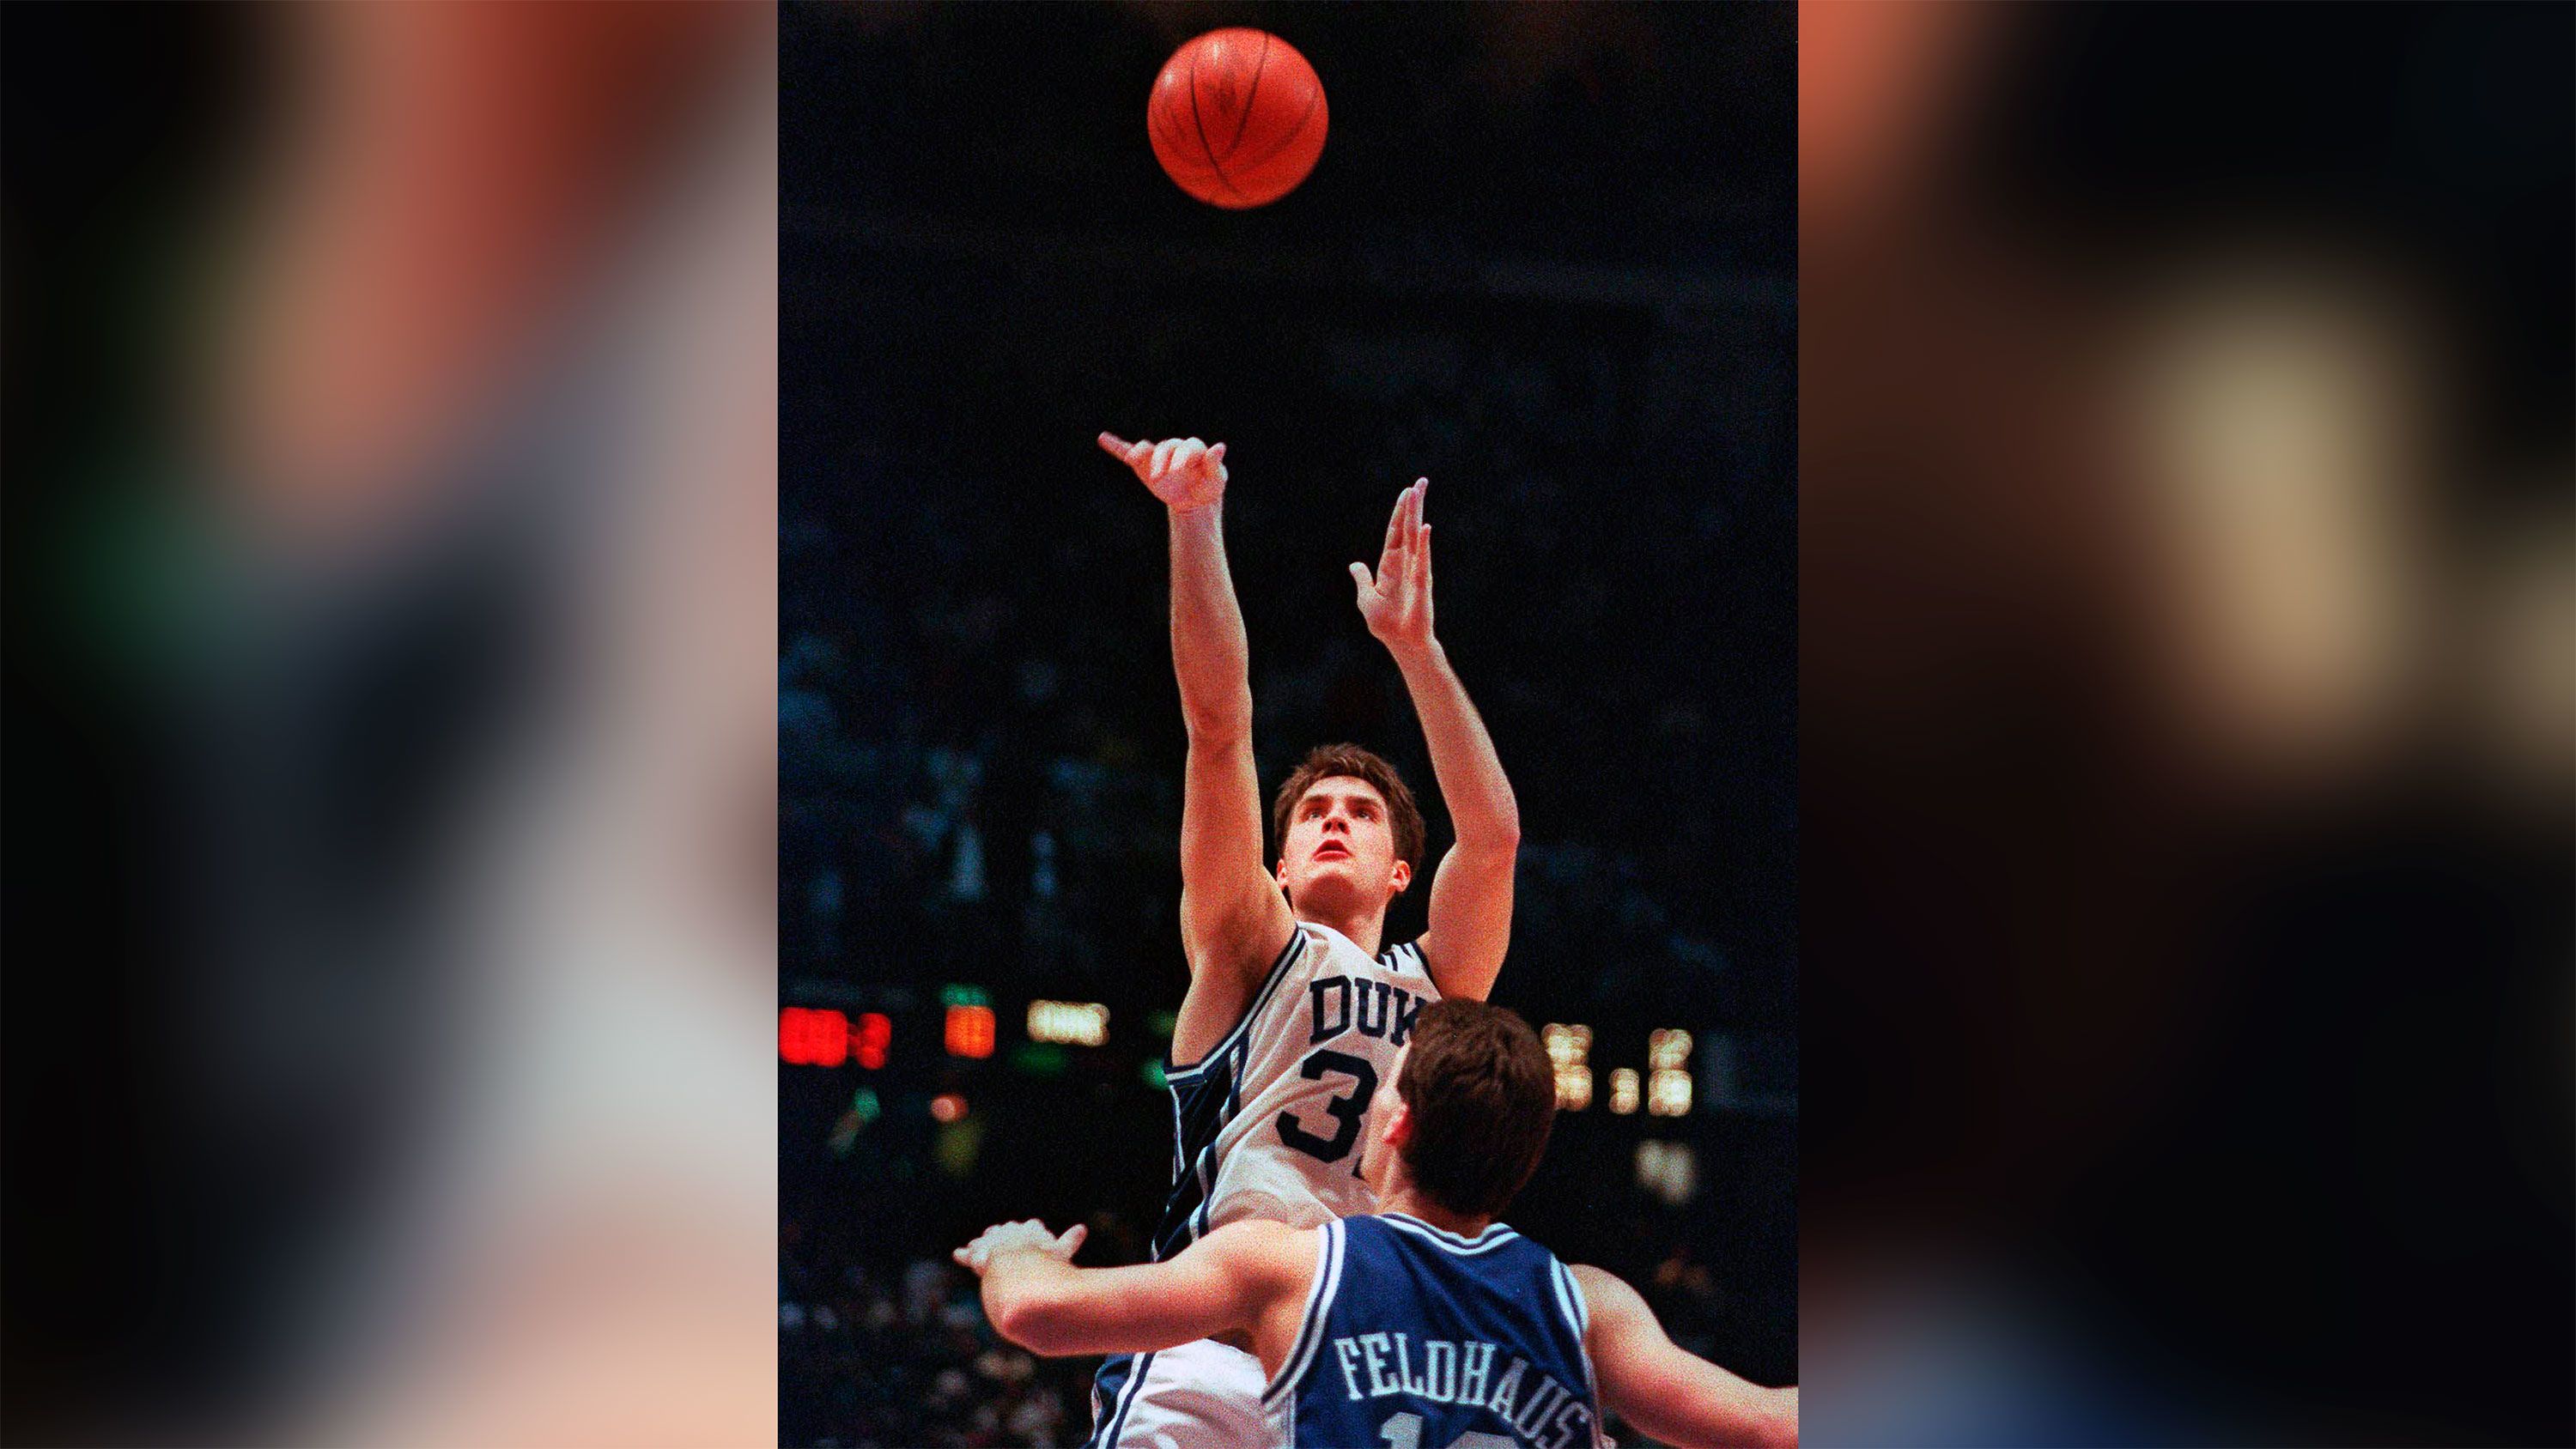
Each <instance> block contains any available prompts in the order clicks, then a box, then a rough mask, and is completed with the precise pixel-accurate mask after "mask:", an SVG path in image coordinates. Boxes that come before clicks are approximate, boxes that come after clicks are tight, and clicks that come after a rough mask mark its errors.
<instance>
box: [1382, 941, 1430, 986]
mask: <svg viewBox="0 0 2576 1449" xmlns="http://www.w3.org/2000/svg"><path fill="white" fill-rule="evenodd" d="M1377 959H1379V960H1380V961H1383V962H1385V963H1386V968H1387V969H1388V970H1390V971H1393V972H1395V973H1397V974H1398V975H1402V974H1403V972H1404V966H1405V963H1406V962H1407V961H1410V962H1412V963H1413V973H1414V974H1415V975H1417V976H1420V977H1421V978H1423V979H1424V980H1426V981H1427V980H1429V979H1431V968H1430V967H1429V966H1428V965H1426V964H1424V962H1423V959H1422V943H1421V942H1419V941H1407V942H1405V943H1404V944H1403V945H1401V946H1389V947H1387V948H1386V949H1385V950H1384V951H1382V952H1380V953H1379V954H1378V958H1377Z"/></svg>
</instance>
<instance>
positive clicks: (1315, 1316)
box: [1261, 1218, 1342, 1407]
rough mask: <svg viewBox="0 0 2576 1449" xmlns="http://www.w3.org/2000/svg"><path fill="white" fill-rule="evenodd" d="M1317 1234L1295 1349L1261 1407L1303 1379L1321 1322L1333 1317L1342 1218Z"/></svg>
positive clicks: (1268, 1388)
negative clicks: (1312, 1271)
mask: <svg viewBox="0 0 2576 1449" xmlns="http://www.w3.org/2000/svg"><path fill="white" fill-rule="evenodd" d="M1316 1233H1317V1237H1318V1240H1319V1241H1318V1244H1317V1247H1316V1249H1315V1284H1314V1286H1313V1287H1311V1288H1309V1289H1307V1290H1306V1318H1305V1321H1304V1322H1303V1323H1300V1324H1299V1325H1298V1326H1297V1343H1296V1346H1295V1347H1293V1348H1291V1349H1289V1350H1288V1358H1287V1361H1286V1362H1284V1363H1282V1364H1281V1365H1280V1366H1279V1376H1278V1377H1277V1378H1274V1379H1272V1380H1271V1381H1270V1382H1269V1383H1268V1384H1267V1385H1265V1386H1264V1387H1263V1388H1262V1390H1261V1402H1262V1404H1263V1406H1264V1407H1267V1406H1269V1405H1271V1404H1273V1403H1276V1402H1278V1399H1279V1396H1280V1395H1281V1394H1284V1393H1286V1392H1287V1391H1288V1390H1290V1389H1292V1388H1294V1387H1296V1385H1297V1381H1298V1380H1299V1379H1302V1378H1304V1377H1305V1376H1306V1366H1307V1365H1308V1364H1310V1363H1313V1362H1314V1360H1315V1350H1316V1349H1317V1348H1320V1347H1321V1346H1322V1345H1323V1342H1324V1320H1325V1319H1327V1318H1330V1317H1332V1315H1333V1295H1334V1293H1335V1292H1336V1291H1338V1290H1339V1289H1340V1287H1341V1283H1342V1219H1340V1218H1335V1219H1333V1220H1332V1221H1331V1222H1328V1223H1326V1224H1324V1225H1323V1227H1321V1228H1319V1229H1317V1230H1316Z"/></svg>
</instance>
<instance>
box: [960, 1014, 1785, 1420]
mask: <svg viewBox="0 0 2576 1449" xmlns="http://www.w3.org/2000/svg"><path fill="white" fill-rule="evenodd" d="M1398 1055H1399V1060H1400V1066H1399V1068H1398V1070H1397V1071H1396V1073H1395V1074H1394V1077H1393V1084H1394V1091H1392V1092H1390V1093H1382V1094H1380V1096H1379V1098H1378V1103H1377V1105H1376V1106H1375V1107H1374V1108H1373V1109H1372V1110H1371V1113H1370V1117H1369V1124H1368V1138H1369V1147H1370V1151H1369V1152H1368V1154H1367V1156H1366V1157H1365V1159H1364V1161H1365V1163H1366V1166H1367V1172H1368V1182H1369V1186H1370V1187H1371V1188H1372V1189H1374V1191H1375V1193H1376V1195H1377V1197H1378V1200H1379V1202H1380V1204H1381V1209H1380V1211H1379V1213H1378V1214H1376V1215H1374V1216H1359V1217H1352V1218H1347V1219H1336V1220H1329V1221H1327V1222H1325V1223H1324V1224H1323V1225H1322V1226H1320V1227H1315V1228H1292V1227H1289V1226H1287V1225H1285V1224H1282V1223H1277V1222H1271V1221H1267V1220H1264V1219H1259V1218H1247V1219H1243V1220H1241V1221H1238V1222H1233V1223H1229V1224H1226V1225H1225V1226H1223V1227H1220V1228H1218V1229H1216V1230H1215V1231H1214V1232H1212V1233H1210V1234H1208V1235H1207V1236H1206V1237H1204V1238H1202V1239H1200V1240H1199V1241H1198V1242H1196V1243H1194V1244H1192V1245H1191V1246H1190V1247H1189V1248H1188V1249H1187V1250H1185V1251H1184V1252H1182V1253H1181V1254H1180V1255H1179V1256H1177V1257H1174V1258H1172V1259H1170V1260H1169V1261H1166V1262H1157V1263H1148V1264H1140V1265H1137V1266H1134V1267H1126V1268H1075V1267H1073V1266H1072V1264H1071V1259H1072V1256H1073V1252H1074V1250H1075V1249H1076V1248H1077V1247H1079V1246H1080V1245H1081V1242H1082V1236H1083V1230H1082V1228H1081V1227H1080V1226H1079V1225H1077V1226H1075V1227H1073V1228H1072V1229H1070V1230H1068V1231H1067V1232H1065V1233H1064V1234H1063V1235H1062V1236H1061V1237H1059V1236H1057V1235H1055V1234H1052V1233H1049V1232H1048V1231H1047V1230H1046V1228H1045V1227H1044V1226H1043V1225H1042V1224H1039V1223H1036V1222H1022V1223H1009V1224H1004V1225H1001V1226H997V1227H993V1228H988V1229H986V1230H985V1231H984V1233H983V1234H982V1235H981V1236H979V1237H977V1238H976V1239H975V1240H974V1241H973V1242H971V1243H969V1244H967V1245H966V1246H965V1247H962V1248H959V1249H958V1250H957V1251H956V1254H955V1257H956V1259H957V1261H958V1262H959V1263H961V1264H963V1265H965V1266H966V1267H967V1268H969V1269H971V1270H973V1271H974V1272H975V1273H976V1274H978V1275H979V1276H981V1277H982V1279H983V1296H984V1309H985V1313H986V1315H987V1316H988V1317H989V1318H990V1319H991V1320H992V1322H993V1325H994V1327H995V1328H996V1329H997V1330H999V1331H1000V1333H1001V1334H1002V1336H1003V1337H1005V1338H1007V1339H1010V1340H1011V1341H1012V1342H1014V1343H1017V1344H1019V1345H1021V1346H1022V1347H1024V1348H1027V1349H1030V1350H1031V1351H1033V1352H1036V1353H1042V1354H1074V1353H1098V1352H1103V1351H1117V1350H1125V1351H1147V1350H1157V1349H1160V1350H1164V1351H1172V1348H1173V1346H1174V1345H1178V1344H1181V1343H1183V1342H1185V1341H1187V1340H1192V1339H1196V1338H1199V1337H1200V1336H1201V1335H1210V1334H1225V1335H1243V1336H1247V1337H1248V1339H1249V1342H1250V1343H1251V1344H1252V1347H1253V1351H1254V1353H1255V1354H1256V1355H1257V1357H1258V1361H1259V1363H1260V1366H1261V1371H1262V1373H1263V1375H1264V1384H1265V1387H1264V1388H1263V1390H1262V1393H1261V1414H1262V1418H1261V1421H1260V1426H1259V1430H1258V1432H1257V1433H1255V1434H1254V1435H1251V1436H1247V1437H1242V1438H1234V1439H1227V1440H1223V1441H1217V1440H1210V1439H1199V1438H1193V1437H1186V1436H1179V1435H1173V1436H1171V1437H1170V1438H1168V1439H1167V1441H1166V1442H1169V1443H1173V1444H1176V1445H1181V1446H1191V1445H1197V1444H1214V1443H1218V1442H1223V1443H1226V1444H1275V1445H1282V1446H1291V1449H1354V1446H1358V1445H1385V1446H1389V1449H1520V1446H1528V1449H1573V1446H1577V1445H1582V1446H1590V1449H1600V1446H1602V1445H1604V1444H1605V1443H1606V1440H1605V1439H1604V1437H1603V1435H1602V1432H1601V1411H1602V1409H1603V1407H1604V1406H1607V1407H1609V1408H1611V1409H1615V1410H1617V1411H1618V1412H1619V1413H1621V1414H1623V1415H1625V1416H1626V1417H1627V1418H1628V1420H1629V1422H1631V1423H1633V1424H1635V1425H1636V1426H1637V1427H1639V1428H1640V1429H1643V1430H1645V1431H1646V1432H1647V1433H1650V1434H1653V1435H1655V1436H1656V1437H1658V1438H1660V1439H1664V1440H1666V1441H1668V1442H1670V1443H1673V1444H1677V1445H1683V1446H1698V1445H1764V1446H1794V1445H1795V1444H1796V1443H1797V1440H1798V1391H1797V1390H1796V1389H1795V1388H1787V1389H1766V1388H1762V1387H1759V1386H1757V1385H1755V1384H1751V1383H1748V1382H1746V1381H1745V1380H1743V1379H1740V1378H1737V1377H1736V1376H1735V1375H1733V1374H1730V1373H1728V1372H1726V1371H1725V1370H1724V1369H1721V1368H1719V1367H1717V1366H1716V1365H1714V1364H1711V1363H1708V1362H1707V1361H1705V1360H1703V1359H1700V1358H1698V1357H1695V1356H1694V1355H1692V1354H1689V1353H1686V1352H1684V1351H1683V1350H1682V1349H1680V1348H1679V1347H1677V1346H1675V1345H1674V1344H1673V1342H1672V1341H1671V1340H1670V1339H1669V1338H1667V1337H1666V1336H1665V1334H1664V1331H1663V1329H1662V1327H1661V1326H1660V1325H1658V1324H1657V1323H1656V1322H1655V1318H1654V1314H1653V1313H1652V1312H1651V1311H1650V1310H1649V1309H1648V1308H1647V1307H1646V1305H1645V1302H1644V1300H1642V1299H1640V1298H1639V1297H1638V1296H1637V1293H1636V1290H1634V1289H1632V1288H1630V1287H1628V1285H1626V1284H1625V1283H1622V1282H1620V1281H1619V1280H1618V1279H1617V1278H1615V1277H1612V1276H1611V1275H1610V1274H1608V1273H1604V1272H1602V1271H1601V1270H1599V1269H1597V1268H1589V1267H1575V1268H1569V1267H1567V1266H1566V1265H1564V1264H1563V1263H1561V1262H1559V1261H1558V1260H1557V1258H1556V1256H1555V1255H1554V1254H1552V1253H1550V1252H1548V1251H1547V1250H1546V1249H1545V1248H1542V1247H1540V1246H1539V1245H1538V1244H1536V1243H1533V1242H1531V1241H1530V1240H1528V1239H1526V1238H1523V1237H1521V1236H1520V1235H1519V1234H1517V1233H1515V1232H1513V1231H1512V1230H1511V1229H1510V1228H1509V1227H1507V1226H1505V1225H1503V1224H1502V1223H1500V1222H1498V1221H1496V1215H1497V1214H1499V1213H1500V1212H1501V1211H1502V1209H1503V1208H1504V1207H1505V1206H1506V1205H1508V1204H1509V1203H1510V1201H1511V1198H1512V1196H1513V1194H1514V1193H1516V1192H1518V1191H1519V1190H1520V1188H1521V1186H1522V1184H1524V1183H1526V1182H1527V1181H1528V1180H1529V1176H1530V1173H1531V1172H1532V1171H1533V1170H1535V1169H1536V1168H1537V1166H1538V1161H1539V1158H1540V1156H1541V1154H1543V1153H1544V1152H1545V1151H1546V1149H1547V1137H1548V1130H1549V1127H1550V1125H1551V1123H1552V1122H1553V1120H1554V1117H1555V1114H1556V1084H1555V1073H1554V1069H1553V1067H1552V1065H1551V1064H1550V1062H1549V1061H1548V1057H1547V1051H1546V1049H1545V1048H1543V1047H1541V1046H1540V1045H1539V1042H1538V1038H1537V1036H1536V1035H1534V1034H1533V1033H1532V1032H1531V1031H1530V1029H1529V1025H1528V1023H1526V1022H1524V1021H1522V1020H1521V1019H1520V1018H1519V1017H1518V1016H1515V1015H1514V1014H1512V1013H1511V1012H1509V1011H1506V1010H1504V1009H1503V1008H1501V1007H1498V1006H1490V1005H1487V1004H1485V1003H1483V1002H1477V1001H1444V1002H1441V1003H1439V1004H1437V1005H1435V1006H1432V1007H1430V1008H1428V1009H1426V1010H1425V1011H1424V1012H1423V1013H1422V1016H1421V1021H1420V1025H1419V1029H1418V1031H1417V1033H1416V1034H1415V1036H1414V1039H1413V1040H1412V1041H1411V1042H1410V1043H1409V1044H1408V1045H1407V1046H1406V1047H1405V1048H1404V1050H1403V1051H1402V1052H1400V1053H1399V1054H1398ZM1145 1357H1146V1358H1147V1359H1149V1360H1150V1359H1152V1358H1155V1357H1157V1355H1156V1354H1155V1353H1153V1352H1146V1353H1145ZM1121 1412H1124V1410H1122V1411H1121ZM1119 1430H1120V1426H1119V1425H1118V1424H1117V1423H1116V1422H1115V1421H1113V1422H1112V1424H1111V1425H1109V1426H1108V1432H1109V1433H1110V1434H1112V1435H1115V1434H1117V1433H1118V1432H1119Z"/></svg>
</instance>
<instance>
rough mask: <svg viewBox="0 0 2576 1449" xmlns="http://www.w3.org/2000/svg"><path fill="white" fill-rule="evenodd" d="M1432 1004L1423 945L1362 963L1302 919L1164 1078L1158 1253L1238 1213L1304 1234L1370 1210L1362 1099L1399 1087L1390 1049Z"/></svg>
mask: <svg viewBox="0 0 2576 1449" xmlns="http://www.w3.org/2000/svg"><path fill="white" fill-rule="evenodd" d="M1439 999H1440V991H1439V988H1437V987H1435V986H1433V985H1432V984H1431V973H1430V972H1429V971H1428V970H1427V969H1426V968H1425V967H1424V966H1423V964H1422V952H1421V949H1420V948H1419V947H1417V946H1415V945H1413V944H1411V943H1407V944H1405V945H1402V946H1390V947H1388V948H1387V949H1386V950H1385V951H1383V952H1381V953H1379V954H1378V955H1377V956H1375V957H1371V956H1369V955H1368V954H1367V953H1366V952H1363V951H1362V950H1360V948H1359V946H1358V944H1357V943H1356V942H1354V941H1352V940H1351V938H1350V937H1348V936H1345V935H1343V934H1342V933H1341V932H1339V931H1336V930H1334V929H1333V928H1332V927H1330V926H1319V925H1316V924H1315V923H1313V922H1311V921H1299V922H1298V923H1297V931H1296V934H1295V935H1294V936H1292V937H1290V938H1289V941H1288V945H1287V947H1286V949H1284V950H1282V951H1281V952H1280V953H1279V959H1278V960H1276V961H1275V962H1273V963H1272V964H1271V967H1270V974H1269V976H1268V977H1266V978H1265V979H1264V980H1263V981H1262V983H1261V986H1260V988H1259V989H1258V990H1256V991H1255V992H1254V993H1253V997H1252V1002H1251V1004H1250V1005H1249V1006H1247V1007H1245V1008H1244V1012H1243V1018H1242V1020H1240V1021H1237V1022H1236V1023H1235V1025H1234V1029H1233V1030H1232V1031H1229V1032H1227V1033H1226V1034H1225V1038H1224V1040H1222V1041H1220V1042H1218V1043H1217V1044H1216V1046H1215V1047H1214V1048H1212V1049H1211V1050H1210V1051H1209V1052H1208V1054H1207V1055H1206V1056H1204V1057H1202V1058H1200V1059H1199V1060H1198V1061H1197V1062H1195V1063H1193V1064H1191V1065H1190V1066H1188V1067H1186V1068H1183V1069H1181V1070H1178V1071H1172V1072H1169V1073H1168V1074H1167V1075H1168V1078H1169V1082H1170V1085H1171V1091H1172V1125H1173V1148H1172V1195H1171V1198H1170V1200H1169V1201H1168V1202H1167V1203H1166V1204H1165V1206H1164V1209H1163V1218H1162V1221H1161V1222H1160V1223H1159V1224H1158V1225H1157V1226H1156V1228H1155V1230H1154V1257H1155V1259H1156V1260H1157V1261H1160V1260H1162V1259H1165V1258H1169V1257H1171V1256H1173V1255H1174V1254H1176V1253H1178V1252H1180V1251H1181V1250H1182V1249H1183V1248H1186V1247H1188V1246H1189V1245H1190V1244H1191V1243H1193V1242H1196V1241H1197V1240H1198V1239H1200V1238H1202V1237H1204V1236H1206V1235H1207V1234H1208V1233H1209V1232H1211V1231H1213V1230H1215V1229H1216V1228H1219V1227H1223V1226H1224V1225H1225V1224H1227V1223H1230V1222H1236V1221H1239V1220H1241V1219H1244V1218H1268V1219H1270V1220H1272V1221H1275V1222H1283V1223H1287V1224H1289V1225H1291V1226H1293V1227H1300V1228H1312V1227H1319V1226H1321V1225H1322V1224H1324V1223H1326V1222H1329V1221H1331V1220H1332V1219H1334V1218H1338V1217H1348V1216H1351V1215H1353V1214H1357V1213H1370V1212H1375V1211H1376V1210H1377V1203H1376V1201H1375V1200H1374V1198H1373V1196H1372V1195H1371V1193H1370V1192H1369V1190H1368V1185H1367V1184H1366V1183H1364V1182H1362V1181H1361V1180H1360V1171H1359V1169H1360V1154H1361V1152H1362V1150H1363V1144H1362V1143H1361V1141H1360V1132H1361V1124H1362V1123H1363V1122H1365V1121H1366V1120H1367V1115H1368V1109H1369V1102H1370V1100H1371V1099H1372V1098H1373V1097H1375V1096H1376V1094H1377V1093H1379V1092H1381V1091H1389V1092H1391V1091H1393V1090H1395V1082H1394V1076H1395V1057H1396V1053H1397V1052H1399V1051H1401V1050H1403V1048H1404V1044H1405V1042H1406V1041H1407V1040H1409V1039H1410V1038H1411V1035H1412V1032H1413V1023H1414V1019H1415V1018H1416V1017H1418V1016H1420V1015H1421V1014H1422V1008H1423V1007H1424V1006H1425V1005H1427V1004H1429V1003H1431V1002H1434V1001H1437V1000H1439Z"/></svg>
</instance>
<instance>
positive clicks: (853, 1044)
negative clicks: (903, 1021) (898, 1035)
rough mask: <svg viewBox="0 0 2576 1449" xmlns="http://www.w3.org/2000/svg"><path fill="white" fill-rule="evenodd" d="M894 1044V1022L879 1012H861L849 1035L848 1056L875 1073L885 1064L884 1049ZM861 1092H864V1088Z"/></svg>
mask: <svg viewBox="0 0 2576 1449" xmlns="http://www.w3.org/2000/svg"><path fill="white" fill-rule="evenodd" d="M893 1044H894V1021H893V1020H892V1018H890V1017H888V1016H887V1015H886V1014H885V1013H884V1012H881V1011H870V1012H863V1013H861V1014H860V1016H859V1024H858V1027H857V1029H856V1030H854V1031H852V1032H851V1033H850V1055H851V1056H853V1057H856V1058H858V1062H859V1065H860V1066H863V1067H866V1068H867V1069H868V1070H870V1071H875V1070H877V1069H878V1068H880V1067H882V1066H884V1065H885V1064H886V1049H887V1048H888V1047H890V1046H892V1045H893ZM862 1090H865V1089H864V1088H863V1089H862Z"/></svg>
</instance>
